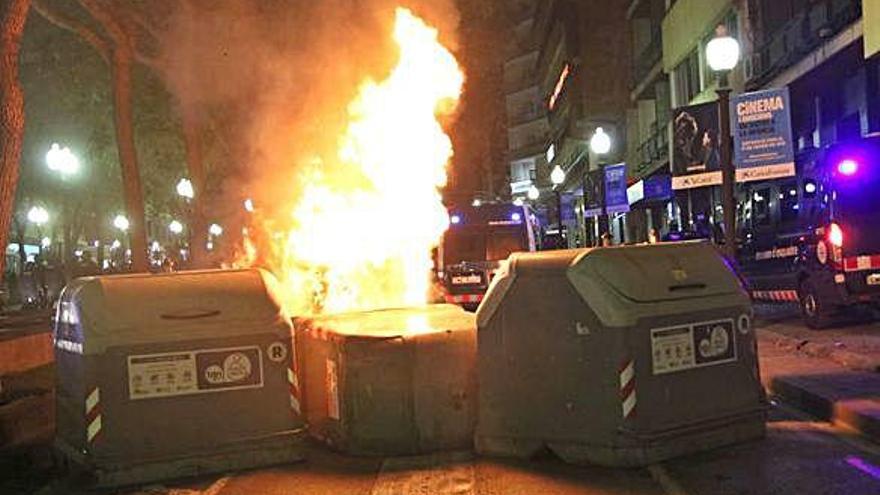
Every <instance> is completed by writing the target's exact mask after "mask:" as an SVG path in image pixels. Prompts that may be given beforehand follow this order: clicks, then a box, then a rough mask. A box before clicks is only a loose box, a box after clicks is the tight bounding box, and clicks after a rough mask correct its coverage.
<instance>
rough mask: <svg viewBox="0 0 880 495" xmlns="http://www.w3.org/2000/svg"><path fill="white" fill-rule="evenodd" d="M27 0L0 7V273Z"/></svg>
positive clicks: (14, 160)
mask: <svg viewBox="0 0 880 495" xmlns="http://www.w3.org/2000/svg"><path fill="white" fill-rule="evenodd" d="M29 7H30V0H4V1H3V2H2V3H0V247H2V248H3V255H2V256H0V273H2V272H3V269H4V265H5V263H6V254H5V252H6V245H7V244H8V237H9V228H10V224H11V222H12V209H13V204H14V202H15V189H16V187H17V185H18V170H19V162H20V160H21V146H22V139H23V134H24V95H23V94H22V90H21V86H20V84H19V80H18V56H19V50H20V48H21V37H22V34H23V33H24V26H25V21H26V20H27V13H28V9H29Z"/></svg>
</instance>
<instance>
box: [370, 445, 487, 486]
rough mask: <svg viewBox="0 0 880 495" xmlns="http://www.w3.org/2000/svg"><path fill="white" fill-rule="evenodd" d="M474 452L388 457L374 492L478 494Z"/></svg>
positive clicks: (383, 464) (377, 479)
mask: <svg viewBox="0 0 880 495" xmlns="http://www.w3.org/2000/svg"><path fill="white" fill-rule="evenodd" d="M474 480H475V477H474V457H473V454H470V453H464V452H462V453H452V454H435V455H429V456H420V457H400V458H394V459H386V460H385V461H384V462H383V463H382V469H381V470H380V471H379V476H378V477H377V478H376V484H375V485H373V489H372V491H370V495H422V494H426V493H430V494H431V495H474V494H475V493H476V492H475V490H474V485H475V483H474Z"/></svg>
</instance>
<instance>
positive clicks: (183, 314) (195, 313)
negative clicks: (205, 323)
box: [159, 309, 220, 320]
mask: <svg viewBox="0 0 880 495" xmlns="http://www.w3.org/2000/svg"><path fill="white" fill-rule="evenodd" d="M219 314H220V310H219V309H194V310H183V311H179V312H177V313H163V314H161V315H159V317H160V318H162V319H163V320H196V319H199V318H209V317H211V316H217V315H219Z"/></svg>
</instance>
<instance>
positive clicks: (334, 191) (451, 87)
mask: <svg viewBox="0 0 880 495" xmlns="http://www.w3.org/2000/svg"><path fill="white" fill-rule="evenodd" d="M394 40H395V41H396V43H397V45H398V47H399V60H398V63H397V66H396V67H395V68H394V69H393V70H392V72H391V74H390V75H389V76H388V77H387V79H385V80H384V81H381V82H375V81H373V80H366V81H365V82H364V83H363V84H362V85H361V87H360V91H359V95H358V96H357V97H356V98H355V100H354V101H353V102H352V103H351V104H350V105H349V108H348V115H349V122H348V125H347V128H346V130H345V132H344V133H343V135H342V136H341V138H340V140H339V147H338V151H337V153H336V156H332V157H329V158H325V159H321V158H315V159H314V160H313V162H312V163H311V164H310V165H309V166H308V167H305V171H303V172H302V175H301V176H300V177H299V180H300V181H301V182H302V183H303V184H305V187H304V191H303V193H302V195H300V196H299V197H298V198H296V202H295V204H294V205H293V206H292V209H291V210H290V211H292V213H291V216H290V217H289V218H288V219H282V221H281V222H280V223H282V224H284V225H282V226H281V227H280V228H279V227H278V226H277V223H278V222H274V223H275V226H269V224H268V223H267V224H266V225H264V226H263V230H264V232H260V233H258V234H254V233H253V232H251V234H252V235H250V236H246V237H245V263H238V264H249V265H251V264H254V262H255V260H256V259H257V258H258V257H259V255H258V253H259V252H260V251H261V250H263V251H266V250H268V251H271V252H272V253H273V254H272V256H268V257H264V258H266V259H269V260H271V261H269V262H268V265H269V268H270V269H271V270H272V271H273V272H274V273H275V274H276V276H278V278H279V279H280V281H281V283H282V285H283V286H284V287H285V294H284V297H285V298H286V301H285V302H286V305H287V309H288V310H289V311H290V312H291V313H293V314H306V313H309V314H316V313H335V312H342V311H355V310H369V309H376V308H387V307H397V306H409V305H414V304H424V303H425V302H426V299H427V297H428V292H429V288H430V276H429V274H430V267H431V249H432V248H433V247H435V246H436V245H437V244H438V243H439V241H440V238H441V237H442V235H443V232H444V231H445V230H446V229H447V228H448V226H449V220H448V216H447V212H446V209H445V208H444V206H443V203H442V201H441V197H440V193H439V188H440V187H442V186H444V185H445V184H446V165H447V163H448V162H449V159H450V157H451V156H452V153H453V150H452V144H451V142H450V140H449V137H448V136H447V135H446V134H445V133H444V132H443V128H442V127H441V125H440V123H439V122H438V120H437V118H438V116H443V115H448V114H450V113H451V112H452V111H453V110H454V108H455V105H456V104H457V102H458V98H459V96H460V93H461V88H462V84H463V82H464V75H463V73H462V71H461V69H460V67H459V66H458V63H457V61H456V59H455V57H454V56H453V55H452V54H451V53H450V52H449V51H448V50H447V49H446V48H445V47H444V46H443V45H442V44H440V42H439V41H438V39H437V31H436V30H435V29H433V28H431V27H429V26H428V25H426V24H425V22H424V21H422V20H421V19H419V18H418V17H416V16H414V15H413V14H412V13H411V12H410V11H409V10H406V9H403V8H398V9H397V11H396V21H395V28H394ZM250 230H251V231H252V230H254V228H252V229H250Z"/></svg>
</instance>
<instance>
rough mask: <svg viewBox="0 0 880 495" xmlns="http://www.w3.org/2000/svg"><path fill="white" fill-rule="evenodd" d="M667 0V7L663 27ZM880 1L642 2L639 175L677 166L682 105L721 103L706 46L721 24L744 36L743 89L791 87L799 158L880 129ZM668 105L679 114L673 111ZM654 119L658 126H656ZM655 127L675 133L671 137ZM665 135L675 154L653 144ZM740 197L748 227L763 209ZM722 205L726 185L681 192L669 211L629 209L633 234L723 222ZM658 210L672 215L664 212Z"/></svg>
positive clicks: (634, 157)
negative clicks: (674, 118) (673, 161)
mask: <svg viewBox="0 0 880 495" xmlns="http://www.w3.org/2000/svg"><path fill="white" fill-rule="evenodd" d="M661 4H665V5H663V6H662V7H664V12H663V14H662V21H661V28H660V31H659V33H656V28H655V27H654V26H655V25H656V21H657V15H658V10H659V9H660V7H661ZM878 4H880V2H878V1H877V0H865V1H864V2H863V1H862V0H812V1H807V0H738V1H731V0H659V1H658V2H650V1H649V0H635V1H633V2H632V4H631V6H630V10H629V22H630V32H631V34H632V36H633V40H634V43H633V44H634V56H633V67H634V70H633V73H634V75H635V77H634V80H633V84H632V88H633V92H632V102H633V105H631V107H630V114H629V118H628V123H629V129H630V136H634V137H635V138H634V139H632V140H630V142H629V143H628V153H627V161H628V163H629V164H630V171H631V174H632V175H633V177H632V180H638V179H639V178H640V177H644V176H646V175H650V174H652V173H657V172H656V170H664V171H669V167H668V161H669V160H668V157H669V156H670V155H671V154H672V146H673V143H672V142H673V140H674V139H675V137H674V129H673V123H671V122H670V121H669V119H670V116H671V115H672V114H673V112H674V109H676V108H681V107H686V106H690V105H697V104H700V103H707V102H712V101H716V100H717V93H716V90H717V89H718V87H719V79H718V76H717V75H716V74H714V73H713V71H712V70H711V69H710V68H709V66H708V63H707V61H706V44H707V43H708V42H709V41H710V40H711V39H712V38H713V37H714V36H715V35H716V31H717V29H718V27H719V26H723V27H724V29H726V31H727V32H728V33H729V34H730V35H732V36H734V37H735V38H737V39H738V40H739V42H740V45H741V49H742V59H741V62H740V64H739V65H738V66H737V67H736V69H734V71H733V72H732V73H731V75H730V86H731V87H732V89H733V91H734V94H737V93H742V92H747V91H757V90H762V89H771V88H788V90H789V92H790V95H791V127H792V132H793V141H794V147H795V149H794V152H795V160H796V163H797V164H800V163H802V162H803V161H805V160H806V159H808V157H810V156H811V155H812V154H813V153H815V151H816V150H817V149H819V148H822V147H824V146H827V145H830V144H833V143H836V142H838V141H841V140H845V139H849V138H853V137H858V136H863V135H867V134H870V133H874V132H880V85H878V80H880V72H878V64H880V62H878V58H880V57H878V52H880V5H878ZM657 34H659V37H660V39H661V40H662V43H661V44H660V46H661V52H662V53H661V54H660V56H659V57H660V59H661V60H662V67H660V68H657V67H652V66H651V63H652V61H654V60H656V57H657V55H656V54H655V53H654V52H652V50H656V48H655V47H656V46H657V41H656V36H657ZM646 39H650V40H651V42H650V43H646V42H645V41H644V40H646ZM640 47H641V48H640ZM648 67H651V68H648ZM657 74H659V76H658V75H657ZM664 78H665V79H666V81H665V82H664ZM667 88H668V92H666V91H665V90H666V89H667ZM667 102H668V104H669V110H668V111H663V110H662V109H661V107H662V106H663V105H665V104H666V103H667ZM652 103H653V104H654V105H653V108H652ZM651 123H656V124H655V127H654V128H652V127H651ZM664 127H665V129H663V128H664ZM660 129H663V130H660ZM652 131H659V133H660V134H662V133H663V131H665V134H666V137H665V140H664V138H663V137H657V136H656V134H654V132H652ZM664 141H665V144H666V146H667V150H666V151H665V152H664V151H662V150H658V149H657V147H656V146H652V145H653V143H656V142H660V143H664ZM646 143H647V144H646ZM655 157H656V158H655ZM798 166H800V165H798ZM654 167H658V168H656V169H655V168H654ZM738 199H739V205H738V211H739V215H740V224H741V225H743V224H748V222H750V221H751V218H747V217H749V216H750V215H749V213H750V212H752V211H754V210H755V205H752V204H751V202H752V200H753V199H752V198H751V197H745V196H742V195H740V196H739V198H738ZM769 204H770V206H771V207H773V205H774V204H775V203H773V202H770V203H769ZM720 205H721V201H720V188H719V187H717V186H709V187H701V188H695V189H688V190H682V191H677V192H676V193H675V195H674V198H673V200H672V201H671V202H670V203H669V204H668V205H665V208H655V209H654V211H649V212H648V213H647V215H646V214H645V212H644V211H643V210H639V209H634V210H633V212H631V213H630V214H629V215H628V220H629V222H628V223H629V227H630V228H629V229H628V231H629V234H631V235H630V239H628V240H630V241H635V242H639V241H643V240H644V235H645V234H644V232H645V227H646V226H648V227H650V226H655V227H657V226H659V227H660V228H659V229H658V230H659V231H661V235H662V234H663V233H666V232H668V231H670V230H689V229H691V230H696V229H698V228H699V226H700V225H701V224H703V225H705V224H720V223H721V217H722V210H721V206H720ZM775 207H778V205H776V206H775ZM658 210H663V214H662V216H663V217H665V218H658V216H657V212H658ZM640 215H641V216H640ZM639 226H641V228H639Z"/></svg>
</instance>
